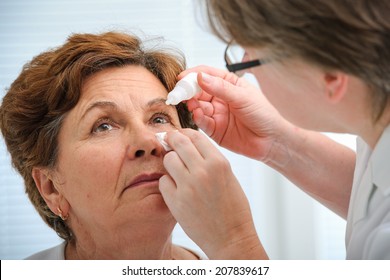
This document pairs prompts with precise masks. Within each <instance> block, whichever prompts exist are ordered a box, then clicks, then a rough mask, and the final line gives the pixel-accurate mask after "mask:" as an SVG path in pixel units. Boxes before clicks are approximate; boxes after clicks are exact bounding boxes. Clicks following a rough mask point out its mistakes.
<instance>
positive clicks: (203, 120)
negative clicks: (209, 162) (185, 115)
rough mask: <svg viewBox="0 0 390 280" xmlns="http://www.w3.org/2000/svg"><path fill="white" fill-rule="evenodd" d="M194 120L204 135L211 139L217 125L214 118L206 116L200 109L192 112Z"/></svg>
mask: <svg viewBox="0 0 390 280" xmlns="http://www.w3.org/2000/svg"><path fill="white" fill-rule="evenodd" d="M192 119H193V120H194V122H195V124H196V125H197V126H198V127H199V128H200V129H201V130H203V132H204V133H206V134H207V135H208V136H209V137H212V135H213V134H214V132H215V125H216V123H215V120H214V118H212V117H208V116H205V115H204V114H203V111H202V110H201V109H199V108H198V109H195V110H194V111H193V112H192Z"/></svg>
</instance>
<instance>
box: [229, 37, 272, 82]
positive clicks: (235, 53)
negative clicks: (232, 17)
mask: <svg viewBox="0 0 390 280" xmlns="http://www.w3.org/2000/svg"><path fill="white" fill-rule="evenodd" d="M244 55H245V50H244V49H243V48H242V47H240V46H239V45H237V44H235V42H234V41H231V42H230V43H229V44H228V45H227V46H226V49H225V62H226V68H227V69H228V70H229V71H230V72H234V73H236V72H238V71H242V70H245V69H248V68H252V67H256V66H260V65H262V64H264V63H266V62H267V61H266V60H262V59H254V60H249V61H242V59H243V58H244ZM236 74H238V76H242V75H243V74H244V73H243V72H242V73H236Z"/></svg>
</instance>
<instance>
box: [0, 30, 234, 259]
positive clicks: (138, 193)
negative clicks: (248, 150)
mask: <svg viewBox="0 0 390 280" xmlns="http://www.w3.org/2000/svg"><path fill="white" fill-rule="evenodd" d="M184 64H185V63H184V59H183V58H182V57H181V56H180V55H177V54H172V53H169V52H164V51H161V50H158V51H156V50H146V49H144V48H143V47H142V45H141V42H140V40H139V39H138V38H136V37H134V36H129V35H126V34H121V33H114V32H109V33H105V34H100V35H93V34H75V35H73V36H71V37H70V38H69V39H68V40H67V42H66V43H65V44H64V45H63V46H61V47H59V48H57V49H54V50H50V51H47V52H44V53H42V54H40V55H38V56H37V57H35V58H34V59H33V60H32V61H31V62H30V63H28V64H27V65H26V66H25V67H24V68H23V71H22V72H21V74H20V76H19V77H18V78H17V79H16V80H15V81H14V83H13V84H12V85H11V87H10V89H9V91H8V92H7V94H6V96H5V97H4V99H3V102H2V106H1V108H0V124H1V131H2V133H3V135H4V138H5V142H6V144H7V147H8V150H9V152H10V154H11V157H12V163H13V165H14V166H15V168H16V169H17V170H18V171H19V173H20V174H21V175H22V176H23V178H24V181H25V186H26V192H27V194H28V196H29V198H30V200H31V202H32V203H33V205H34V206H35V208H36V210H37V211H38V212H39V214H40V215H41V217H42V218H43V220H44V221H45V222H46V223H47V224H48V225H49V226H50V227H51V228H53V229H54V230H55V231H56V232H57V234H58V235H59V236H60V237H62V238H63V239H64V240H65V241H64V242H63V243H62V244H60V245H59V246H56V247H54V248H50V249H48V250H45V251H42V252H39V253H37V254H35V255H33V256H31V257H29V258H31V259H199V255H197V254H196V253H194V252H191V251H189V250H187V249H184V248H182V247H179V246H176V245H173V244H172V240H171V235H172V231H173V228H174V226H175V225H176V220H175V219H174V218H173V216H172V214H171V212H170V211H169V209H168V208H167V206H166V204H165V202H164V199H163V197H162V195H161V193H160V191H159V180H160V178H161V177H162V176H163V175H167V172H166V170H165V168H164V166H163V157H164V155H165V154H166V152H165V150H164V149H163V147H162V146H161V145H160V143H159V142H158V141H157V139H156V137H155V134H156V133H157V132H162V131H173V130H178V129H181V128H183V127H184V128H185V127H187V128H196V126H195V125H194V124H193V123H192V119H191V115H190V113H189V111H188V110H187V108H186V106H185V105H183V104H179V105H177V106H176V107H174V106H168V105H166V104H165V100H166V96H167V93H168V92H169V91H170V90H172V89H173V87H174V86H175V83H176V77H177V75H178V74H179V73H180V72H182V71H183V70H184V67H185V65H184ZM190 131H193V132H194V133H197V134H199V135H200V133H199V132H197V131H194V130H190ZM193 132H189V131H187V132H185V133H190V134H191V133H193ZM210 144H211V143H210ZM214 156H215V157H217V158H218V157H221V155H220V154H218V153H214ZM230 173H231V172H230ZM231 176H233V175H231Z"/></svg>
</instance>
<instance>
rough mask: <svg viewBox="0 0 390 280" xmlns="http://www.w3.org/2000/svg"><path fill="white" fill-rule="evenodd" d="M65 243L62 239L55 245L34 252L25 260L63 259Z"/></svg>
mask: <svg viewBox="0 0 390 280" xmlns="http://www.w3.org/2000/svg"><path fill="white" fill-rule="evenodd" d="M65 245H66V242H65V241H64V242H62V243H61V244H58V245H57V246H54V247H51V248H49V249H46V250H43V251H40V252H38V253H35V254H33V255H31V256H29V257H27V258H25V260H65Z"/></svg>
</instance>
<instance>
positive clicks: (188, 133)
mask: <svg viewBox="0 0 390 280" xmlns="http://www.w3.org/2000/svg"><path fill="white" fill-rule="evenodd" d="M167 136H168V138H167V140H168V143H169V144H170V145H171V147H172V148H173V149H174V150H175V151H176V152H177V153H178V154H179V156H180V158H181V159H182V160H183V162H184V164H185V165H186V166H187V168H189V169H190V170H191V168H194V167H196V166H192V164H191V162H192V161H195V163H196V164H198V163H200V161H204V162H203V163H202V165H205V164H206V165H207V164H208V162H209V161H210V162H212V161H213V159H214V158H216V157H219V156H222V153H221V152H220V151H219V150H218V149H217V147H216V146H215V145H214V144H213V143H212V141H211V140H210V139H209V138H208V137H207V136H206V135H205V134H204V133H202V132H200V131H196V130H193V129H182V130H180V131H172V132H168V135H167ZM222 157H223V156H222Z"/></svg>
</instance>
